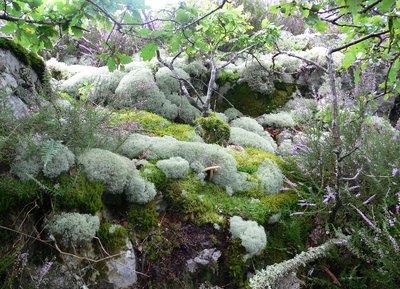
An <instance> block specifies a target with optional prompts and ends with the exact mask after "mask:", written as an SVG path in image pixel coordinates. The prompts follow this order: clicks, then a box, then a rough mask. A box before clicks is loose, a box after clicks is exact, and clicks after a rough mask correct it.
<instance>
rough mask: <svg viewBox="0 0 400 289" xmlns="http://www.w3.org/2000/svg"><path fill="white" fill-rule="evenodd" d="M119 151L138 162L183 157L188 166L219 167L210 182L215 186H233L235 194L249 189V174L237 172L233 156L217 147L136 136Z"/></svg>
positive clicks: (172, 139) (166, 138)
mask: <svg viewBox="0 0 400 289" xmlns="http://www.w3.org/2000/svg"><path fill="white" fill-rule="evenodd" d="M120 151H121V153H122V154H123V155H125V156H127V157H129V158H137V157H138V156H140V155H142V154H144V153H145V154H146V157H147V159H150V160H160V159H168V158H170V157H181V158H183V159H185V160H187V161H188V162H189V163H193V162H198V163H200V164H201V165H202V166H204V167H210V166H219V167H220V169H219V170H217V171H216V172H214V174H213V177H212V179H211V180H212V182H214V183H215V184H217V185H219V186H220V187H223V188H225V187H226V186H231V187H232V188H233V190H234V191H240V190H243V187H245V186H247V185H248V182H247V181H246V174H245V173H240V172H238V171H237V164H236V161H235V159H234V158H233V156H232V155H230V154H229V152H228V150H227V149H224V148H222V147H220V146H218V145H213V144H204V143H193V142H184V141H177V140H176V139H174V138H171V137H163V138H160V137H149V136H144V135H139V134H133V135H131V136H130V137H129V138H128V139H127V140H126V141H125V143H124V144H123V145H122V146H121V148H120Z"/></svg>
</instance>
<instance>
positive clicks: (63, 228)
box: [47, 213, 100, 247]
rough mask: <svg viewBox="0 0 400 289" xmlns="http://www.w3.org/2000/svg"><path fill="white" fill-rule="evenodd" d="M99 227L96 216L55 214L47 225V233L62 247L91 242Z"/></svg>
mask: <svg viewBox="0 0 400 289" xmlns="http://www.w3.org/2000/svg"><path fill="white" fill-rule="evenodd" d="M99 227H100V220H99V217H98V216H92V215H88V214H79V213H61V214H59V215H55V216H54V217H53V218H52V219H51V220H50V222H49V224H48V225H47V229H48V231H49V234H50V235H51V236H53V237H54V238H55V240H56V241H57V242H59V243H60V244H61V245H62V246H64V247H77V246H82V245H84V244H86V243H89V242H91V241H92V239H93V237H94V236H95V235H96V232H97V231H98V230H99Z"/></svg>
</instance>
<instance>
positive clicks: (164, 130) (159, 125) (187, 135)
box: [111, 110, 201, 141]
mask: <svg viewBox="0 0 400 289" xmlns="http://www.w3.org/2000/svg"><path fill="white" fill-rule="evenodd" d="M127 121H134V122H137V123H138V124H139V130H142V131H143V132H144V133H146V134H149V135H151V136H160V137H162V136H166V135H169V136H172V137H174V138H176V139H177V140H183V141H199V140H200V139H201V138H200V137H199V136H198V135H197V134H196V131H195V129H194V127H192V126H190V125H187V124H178V123H173V122H171V121H169V120H167V119H165V118H163V117H162V116H159V115H157V114H154V113H151V112H147V111H143V110H139V111H128V110H127V111H120V112H117V113H115V114H114V115H113V116H112V118H111V125H121V124H123V123H125V122H127Z"/></svg>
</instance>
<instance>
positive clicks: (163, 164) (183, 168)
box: [157, 157, 189, 179]
mask: <svg viewBox="0 0 400 289" xmlns="http://www.w3.org/2000/svg"><path fill="white" fill-rule="evenodd" d="M157 167H158V168H159V169H160V170H161V171H162V172H163V173H164V174H165V176H166V177H167V178H168V179H184V178H185V177H186V176H187V175H188V173H189V162H188V161H187V160H185V159H183V158H181V157H172V158H169V159H167V160H161V161H158V162H157Z"/></svg>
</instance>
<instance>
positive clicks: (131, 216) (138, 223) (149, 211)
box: [128, 202, 158, 238]
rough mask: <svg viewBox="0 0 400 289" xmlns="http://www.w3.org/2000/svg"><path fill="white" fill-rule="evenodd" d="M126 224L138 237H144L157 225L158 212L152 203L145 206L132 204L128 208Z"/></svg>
mask: <svg viewBox="0 0 400 289" xmlns="http://www.w3.org/2000/svg"><path fill="white" fill-rule="evenodd" d="M128 222H129V224H130V225H131V227H132V229H133V231H134V232H135V233H138V234H139V236H140V237H143V238H144V237H146V235H147V234H148V233H149V232H150V231H151V230H152V229H153V228H154V227H156V226H157V224H158V212H157V207H156V204H155V203H154V202H150V203H148V204H146V205H140V204H133V205H131V206H130V208H129V213H128Z"/></svg>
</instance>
